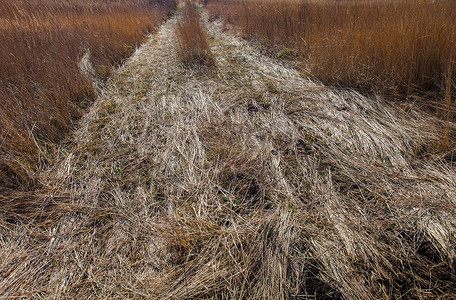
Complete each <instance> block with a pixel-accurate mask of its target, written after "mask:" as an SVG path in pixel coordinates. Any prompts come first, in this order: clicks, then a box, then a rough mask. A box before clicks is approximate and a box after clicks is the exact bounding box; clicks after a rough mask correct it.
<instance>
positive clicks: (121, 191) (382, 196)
mask: <svg viewBox="0 0 456 300" xmlns="http://www.w3.org/2000/svg"><path fill="white" fill-rule="evenodd" d="M178 18H179V15H177V16H175V17H173V18H171V19H169V20H168V21H167V22H166V23H165V24H163V25H162V27H161V28H160V30H159V31H158V32H157V33H156V34H154V35H153V36H151V38H150V39H149V40H148V41H147V42H146V43H145V44H144V45H143V46H142V47H141V48H140V49H138V50H137V51H136V53H135V54H134V55H133V56H132V57H131V58H130V59H129V60H128V61H127V62H126V63H125V65H124V66H122V67H121V68H120V69H119V70H117V71H116V72H115V74H114V76H113V77H112V79H111V80H110V82H109V83H108V85H107V86H106V88H105V89H104V90H103V91H102V93H101V94H100V97H99V99H98V100H97V101H96V103H95V104H94V105H93V107H92V108H91V109H90V111H89V113H88V114H87V115H86V116H85V117H84V118H83V120H82V121H81V123H80V127H79V129H78V130H77V131H76V132H75V134H74V141H73V142H72V143H71V145H69V146H68V148H67V149H62V152H61V154H60V157H59V161H60V162H59V163H58V164H56V166H55V167H54V168H52V169H51V170H49V171H48V172H46V173H43V174H42V176H41V179H40V180H41V182H42V183H43V185H45V186H46V187H47V190H49V191H51V192H49V193H48V194H47V195H46V197H43V198H44V199H43V202H44V203H46V205H49V204H52V205H53V206H52V207H53V211H52V213H51V212H49V211H47V210H46V211H44V210H43V221H42V222H41V223H39V224H35V225H30V224H17V225H16V226H17V229H16V230H15V231H14V233H11V231H5V232H2V236H3V238H2V239H1V240H0V248H1V251H0V276H2V277H1V278H2V280H1V281H0V294H1V295H3V296H4V297H13V296H18V297H22V296H24V297H30V298H33V297H37V298H39V297H42V298H58V299H65V298H71V297H75V298H78V299H79V298H87V299H88V298H101V299H112V298H119V299H127V298H151V299H189V298H198V299H200V298H201V299H202V298H204V299H206V298H207V299H208V298H214V299H219V298H223V299H225V298H227V299H240V298H247V299H260V298H261V299H288V298H293V297H295V298H299V299H313V297H314V298H318V299H338V298H339V297H343V298H345V299H375V298H384V299H386V298H397V297H399V296H401V295H403V294H407V295H409V296H411V297H418V296H423V295H431V294H432V293H435V294H437V295H443V294H448V295H450V293H449V291H453V292H455V291H456V287H455V283H454V281H453V279H454V271H455V270H454V268H455V260H454V259H455V248H454V246H455V233H456V218H455V210H454V207H455V206H454V205H455V199H456V176H455V175H456V174H455V172H454V168H453V167H452V166H451V165H450V164H449V163H447V162H445V161H442V160H431V159H429V158H425V157H423V158H418V157H417V155H416V154H417V152H419V151H420V149H425V148H426V147H428V146H429V145H430V144H431V143H433V142H435V141H436V139H437V138H436V137H435V132H436V126H439V124H438V122H437V121H436V120H434V119H432V118H431V117H429V116H425V115H423V114H421V113H418V112H415V111H413V110H410V111H408V112H405V111H404V110H403V109H401V108H399V107H394V106H393V105H391V104H387V103H386V102H384V101H383V100H382V99H380V98H379V99H368V98H366V97H364V96H362V95H360V94H358V93H356V92H354V91H345V90H336V89H332V88H328V87H325V86H322V85H320V84H318V83H315V82H313V81H311V80H310V79H308V78H304V77H303V75H302V74H300V73H299V72H298V71H296V70H295V69H293V68H291V67H288V66H286V64H282V63H280V62H278V61H276V60H274V59H273V58H269V57H266V56H264V55H263V54H261V51H260V50H261V49H258V47H255V46H254V45H251V44H249V42H247V41H245V40H242V39H240V38H237V37H236V36H234V35H232V34H231V33H229V32H228V31H226V30H225V29H224V27H223V26H222V24H220V23H218V22H209V21H208V17H207V15H206V14H205V12H203V21H204V25H205V27H206V29H207V31H208V34H209V43H210V47H211V51H212V53H213V54H214V58H215V62H216V69H215V70H212V69H205V68H190V67H185V66H184V65H183V64H182V63H181V62H180V61H179V57H178V51H179V46H178V42H177V38H176V36H175V30H176V24H177V22H178ZM45 213H46V215H45ZM434 266H438V267H435V268H434ZM431 269H432V271H431V273H432V274H430V270H431ZM312 295H313V296H312Z"/></svg>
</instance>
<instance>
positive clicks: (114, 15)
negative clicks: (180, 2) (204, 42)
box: [0, 0, 174, 189]
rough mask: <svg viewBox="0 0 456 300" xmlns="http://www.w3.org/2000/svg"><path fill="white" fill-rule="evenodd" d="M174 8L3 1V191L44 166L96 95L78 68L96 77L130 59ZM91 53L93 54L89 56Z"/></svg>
mask: <svg viewBox="0 0 456 300" xmlns="http://www.w3.org/2000/svg"><path fill="white" fill-rule="evenodd" d="M173 7H174V3H173V1H172V0H170V1H142V0H137V1H123V0H120V1H97V0H83V1H54V0H46V1H35V0H33V1H28V0H27V1H26V0H1V1H0V78H1V79H0V80H1V81H0V105H1V106H0V189H2V188H5V187H14V188H17V187H18V186H20V185H24V184H26V183H27V182H29V181H30V180H31V179H32V178H33V175H32V174H33V172H35V171H36V170H37V169H39V168H40V167H41V166H42V165H43V164H47V163H48V162H49V161H48V153H47V150H48V149H47V147H46V145H47V144H49V143H52V142H55V141H58V140H60V139H61V138H62V137H63V136H64V135H65V134H66V133H67V132H68V128H69V127H71V126H72V124H73V121H74V119H75V118H78V117H80V115H81V109H82V108H84V107H86V106H87V104H88V103H90V102H91V101H92V100H93V98H94V95H95V92H94V88H93V86H92V81H91V78H88V77H87V76H85V75H84V74H82V73H81V71H80V69H79V66H78V63H79V60H80V59H81V58H82V57H83V54H84V53H89V52H90V57H88V56H86V59H87V58H89V59H90V63H91V64H93V67H94V70H95V73H96V74H97V75H98V76H101V77H106V76H107V75H109V72H110V71H109V70H110V68H111V67H112V65H114V64H116V63H119V62H120V61H121V60H122V59H124V58H125V57H126V56H128V55H130V54H131V53H132V52H133V50H134V49H135V46H136V45H138V43H140V42H141V40H142V39H143V37H144V36H145V35H146V34H147V33H149V32H150V31H152V30H154V29H155V28H156V27H157V26H158V25H159V23H160V21H161V19H162V18H163V17H164V16H165V15H166V13H167V12H168V11H170V9H172V8H173ZM88 51H89V52H88Z"/></svg>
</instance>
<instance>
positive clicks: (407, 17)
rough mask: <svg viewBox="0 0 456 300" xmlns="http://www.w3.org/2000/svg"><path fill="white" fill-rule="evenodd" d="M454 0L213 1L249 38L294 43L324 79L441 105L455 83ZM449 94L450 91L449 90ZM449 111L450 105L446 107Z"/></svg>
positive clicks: (213, 10) (277, 46) (277, 45)
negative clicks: (449, 86)
mask: <svg viewBox="0 0 456 300" xmlns="http://www.w3.org/2000/svg"><path fill="white" fill-rule="evenodd" d="M454 3H455V2H454V1H445V0H443V1H401V0H398V1H395V0H392V1H376V0H374V1H304V2H297V1H279V2H276V1H224V0H221V1H218V0H215V1H211V3H210V4H209V6H208V10H209V12H210V14H211V15H212V17H213V18H217V17H223V18H224V19H225V20H226V21H227V22H229V23H231V24H234V25H235V26H237V27H238V28H240V30H241V31H242V33H243V34H244V36H246V37H256V38H258V39H259V40H260V41H262V42H264V43H265V44H267V45H269V46H271V47H272V51H274V52H275V53H278V52H280V51H281V50H282V49H283V48H291V49H294V50H295V51H296V52H297V53H298V54H299V56H300V58H301V59H302V60H303V61H304V63H305V67H304V68H305V70H306V71H308V72H310V74H312V76H316V77H318V78H319V79H320V80H323V81H324V82H326V83H336V84H342V85H344V86H349V87H357V88H362V89H365V90H366V89H367V90H369V91H374V92H378V91H380V92H382V93H386V94H388V95H389V96H391V95H394V96H396V97H397V96H400V97H402V98H401V99H403V98H404V96H409V97H412V98H415V99H417V98H418V97H424V99H423V101H422V103H424V102H426V103H425V104H426V105H428V106H438V107H439V108H441V107H442V106H443V102H444V101H443V99H444V98H445V97H444V95H445V91H446V89H447V88H448V85H447V76H448V75H450V77H451V78H449V81H450V85H454V84H455V79H456V72H454V68H455V64H454V59H455V54H456V53H455V49H456V47H455V36H456V22H455V20H456V14H455V12H456V9H455V6H454ZM452 98H454V93H452ZM444 110H446V111H450V112H451V115H453V114H454V110H455V108H454V107H453V105H451V108H450V109H449V110H448V108H445V109H444Z"/></svg>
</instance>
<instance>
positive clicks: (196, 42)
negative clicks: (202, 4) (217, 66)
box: [176, 2, 214, 65]
mask: <svg viewBox="0 0 456 300" xmlns="http://www.w3.org/2000/svg"><path fill="white" fill-rule="evenodd" d="M176 35H177V38H178V40H179V48H180V56H181V60H182V61H183V62H184V64H186V65H194V64H195V63H196V64H197V65H214V59H213V56H212V53H211V50H210V48H209V45H208V43H207V34H206V32H205V30H204V28H203V27H202V25H201V22H200V14H199V12H198V8H197V6H196V4H195V3H193V2H187V3H186V7H185V12H184V15H183V17H182V20H181V21H180V22H179V24H178V25H177V29H176Z"/></svg>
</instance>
